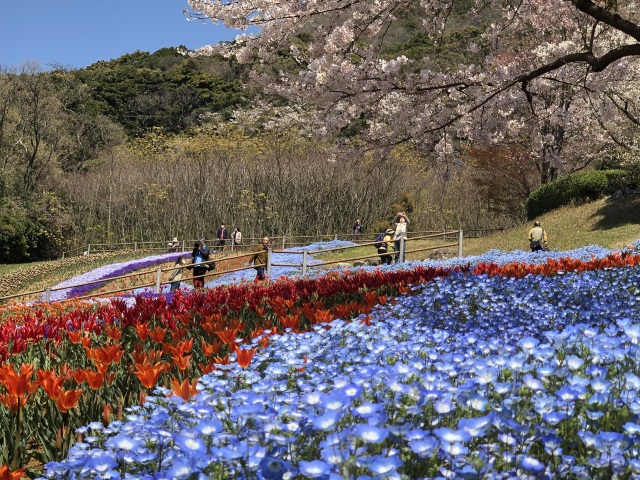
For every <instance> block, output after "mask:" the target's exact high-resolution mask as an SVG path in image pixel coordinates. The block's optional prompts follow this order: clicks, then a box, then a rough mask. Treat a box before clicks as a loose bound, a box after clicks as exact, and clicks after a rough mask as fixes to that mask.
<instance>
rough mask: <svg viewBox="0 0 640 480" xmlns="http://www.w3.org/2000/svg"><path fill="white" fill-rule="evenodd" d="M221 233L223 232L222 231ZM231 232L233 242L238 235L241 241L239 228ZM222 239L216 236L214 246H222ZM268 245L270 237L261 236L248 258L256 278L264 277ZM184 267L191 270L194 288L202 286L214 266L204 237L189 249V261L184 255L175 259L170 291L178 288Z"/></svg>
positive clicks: (269, 245)
mask: <svg viewBox="0 0 640 480" xmlns="http://www.w3.org/2000/svg"><path fill="white" fill-rule="evenodd" d="M222 227H224V225H222ZM222 227H221V228H222ZM218 233H220V229H218ZM222 233H223V234H224V232H222ZM233 233H234V234H235V235H237V236H236V237H235V238H234V243H235V242H236V241H237V240H236V239H238V236H239V239H240V242H241V241H242V240H241V239H242V234H241V233H240V229H239V228H238V227H236V230H235V231H234V232H233ZM224 240H225V239H224V237H223V236H221V237H220V238H218V239H217V240H216V246H221V247H224V243H220V242H224ZM240 242H238V243H240ZM270 247H271V239H270V238H269V237H263V239H262V242H261V244H260V246H259V247H258V248H257V249H256V250H255V252H254V254H253V256H252V257H251V258H250V259H249V263H253V265H254V267H253V268H255V270H256V280H264V279H265V270H266V264H267V252H268V249H269V248H270ZM185 268H186V269H187V270H192V278H193V286H194V288H202V287H204V280H205V276H206V275H207V274H208V273H209V272H210V271H212V270H215V268H216V263H215V262H214V261H213V260H212V259H211V249H210V248H209V246H208V245H207V244H206V241H205V239H204V238H201V239H200V240H198V241H197V242H196V243H195V245H194V246H193V250H192V251H191V261H189V258H188V257H186V256H180V257H178V258H177V259H176V262H175V264H174V268H173V270H172V271H171V273H170V275H169V281H170V282H171V286H170V291H171V292H173V291H175V290H177V289H178V288H180V282H182V276H183V273H184V269H185Z"/></svg>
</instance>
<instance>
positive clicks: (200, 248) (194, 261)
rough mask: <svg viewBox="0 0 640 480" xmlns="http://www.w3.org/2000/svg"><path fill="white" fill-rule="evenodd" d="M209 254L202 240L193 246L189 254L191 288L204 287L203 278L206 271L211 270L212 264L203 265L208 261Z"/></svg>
mask: <svg viewBox="0 0 640 480" xmlns="http://www.w3.org/2000/svg"><path fill="white" fill-rule="evenodd" d="M210 254H211V252H210V250H209V247H208V246H207V244H206V243H205V240H204V238H201V239H200V240H198V241H197V242H196V244H195V245H194V246H193V251H192V252H191V268H192V269H193V286H194V287H195V288H202V287H204V277H205V275H206V274H207V271H209V270H213V264H211V263H204V262H208V261H209V256H210Z"/></svg>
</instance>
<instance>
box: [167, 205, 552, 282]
mask: <svg viewBox="0 0 640 480" xmlns="http://www.w3.org/2000/svg"><path fill="white" fill-rule="evenodd" d="M391 223H392V224H393V226H394V228H388V229H387V230H385V232H384V233H383V234H380V235H379V237H381V238H376V240H380V241H379V242H378V243H376V244H375V245H376V248H377V251H378V255H379V257H380V263H381V264H382V265H391V264H392V263H393V261H395V263H398V262H399V260H400V242H401V239H403V238H404V239H407V226H408V225H409V224H410V220H409V217H408V216H407V214H406V213H405V212H398V213H397V214H396V216H395V217H394V218H393V220H392V222H391ZM353 233H354V235H355V239H356V242H357V240H358V239H359V238H360V236H361V235H362V234H363V226H362V222H361V221H360V219H356V221H355V223H354V226H353ZM228 238H229V237H228V234H227V231H226V227H225V225H224V224H222V225H221V226H220V228H218V230H217V232H216V246H217V247H220V248H221V249H222V248H224V245H225V241H226V240H228ZM232 239H233V244H234V245H240V244H241V243H242V233H241V232H240V228H238V227H236V228H235V230H234V231H233V233H232ZM527 240H528V241H529V246H530V248H531V251H532V252H539V251H543V250H547V248H548V237H547V232H546V231H545V230H544V229H543V228H542V227H541V226H540V222H539V221H537V220H536V221H535V222H534V223H533V227H532V228H531V229H530V230H529V233H528V234H527ZM169 246H170V248H175V250H174V251H178V248H179V246H180V242H179V241H178V239H177V238H174V239H173V241H172V242H171V243H169ZM269 248H271V239H270V238H269V237H268V236H265V237H263V238H262V241H261V243H260V245H259V246H258V247H257V249H256V250H255V251H254V254H253V256H252V257H251V258H250V260H249V263H252V264H253V266H254V267H253V268H255V270H256V281H262V280H264V279H265V278H266V275H265V272H266V264H267V255H268V250H269ZM210 257H211V250H210V249H209V247H208V246H207V244H206V242H205V239H204V238H201V239H200V240H198V241H197V242H196V243H195V245H194V246H193V250H192V252H191V262H189V261H188V258H187V257H184V256H181V257H178V259H177V260H176V263H175V265H174V269H173V270H172V272H171V274H170V275H169V281H170V282H171V288H170V291H172V292H173V291H175V290H177V289H178V288H180V282H181V281H182V275H183V270H184V269H185V268H187V269H189V270H192V271H193V286H194V287H195V288H202V287H203V286H204V279H205V276H206V275H207V273H208V272H209V271H211V270H214V269H215V262H214V261H212V260H211V258H210Z"/></svg>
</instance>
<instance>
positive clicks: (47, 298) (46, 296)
mask: <svg viewBox="0 0 640 480" xmlns="http://www.w3.org/2000/svg"><path fill="white" fill-rule="evenodd" d="M44 301H45V302H47V303H49V302H50V301H51V288H47V289H46V290H45V291H44Z"/></svg>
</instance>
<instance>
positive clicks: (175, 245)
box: [167, 237, 180, 253]
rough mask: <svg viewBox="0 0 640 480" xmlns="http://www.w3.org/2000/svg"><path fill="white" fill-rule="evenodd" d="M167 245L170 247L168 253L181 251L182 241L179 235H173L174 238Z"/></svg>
mask: <svg viewBox="0 0 640 480" xmlns="http://www.w3.org/2000/svg"><path fill="white" fill-rule="evenodd" d="M167 247H169V250H167V253H174V252H177V251H179V250H180V241H179V240H178V237H173V240H171V241H170V242H169V243H167Z"/></svg>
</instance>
